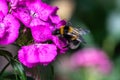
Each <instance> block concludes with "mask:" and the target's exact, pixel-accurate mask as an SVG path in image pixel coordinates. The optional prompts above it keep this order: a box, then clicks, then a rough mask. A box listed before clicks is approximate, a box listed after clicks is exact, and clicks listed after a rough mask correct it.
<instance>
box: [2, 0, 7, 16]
mask: <svg viewBox="0 0 120 80" xmlns="http://www.w3.org/2000/svg"><path fill="white" fill-rule="evenodd" d="M0 11H2V12H3V14H4V15H7V13H8V5H7V2H6V0H0Z"/></svg>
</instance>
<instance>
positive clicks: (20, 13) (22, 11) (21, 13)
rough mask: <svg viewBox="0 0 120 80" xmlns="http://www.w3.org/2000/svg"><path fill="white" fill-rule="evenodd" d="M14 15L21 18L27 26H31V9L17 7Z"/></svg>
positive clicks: (13, 12)
mask: <svg viewBox="0 0 120 80" xmlns="http://www.w3.org/2000/svg"><path fill="white" fill-rule="evenodd" d="M12 15H14V16H15V17H16V18H17V19H19V20H20V21H21V22H22V23H23V24H24V25H25V26H26V27H29V24H30V22H31V20H32V17H31V15H30V11H29V10H28V9H27V8H25V7H24V8H23V7H20V8H17V9H15V10H13V11H12Z"/></svg>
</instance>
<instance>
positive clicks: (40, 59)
mask: <svg viewBox="0 0 120 80" xmlns="http://www.w3.org/2000/svg"><path fill="white" fill-rule="evenodd" d="M56 55H57V48H56V46H55V45H53V44H33V45H28V46H23V47H22V48H21V49H20V50H19V51H18V58H19V60H20V62H21V63H23V64H24V65H25V66H27V67H30V68H31V67H33V66H36V65H37V64H44V65H46V64H49V63H50V62H52V61H53V60H54V59H55V57H56Z"/></svg>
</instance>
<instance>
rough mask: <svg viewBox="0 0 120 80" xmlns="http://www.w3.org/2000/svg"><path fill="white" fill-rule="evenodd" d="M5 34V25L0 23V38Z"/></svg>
mask: <svg viewBox="0 0 120 80" xmlns="http://www.w3.org/2000/svg"><path fill="white" fill-rule="evenodd" d="M4 34H5V25H4V23H2V22H0V38H3V36H4Z"/></svg>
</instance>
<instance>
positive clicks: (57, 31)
mask: <svg viewBox="0 0 120 80" xmlns="http://www.w3.org/2000/svg"><path fill="white" fill-rule="evenodd" d="M59 33H60V32H59V30H55V31H53V32H52V34H53V35H57V34H59Z"/></svg>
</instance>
